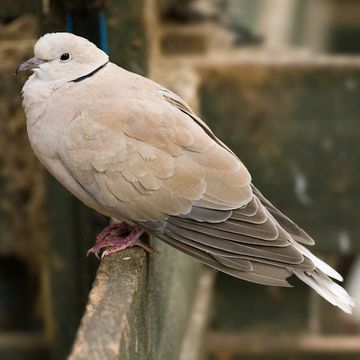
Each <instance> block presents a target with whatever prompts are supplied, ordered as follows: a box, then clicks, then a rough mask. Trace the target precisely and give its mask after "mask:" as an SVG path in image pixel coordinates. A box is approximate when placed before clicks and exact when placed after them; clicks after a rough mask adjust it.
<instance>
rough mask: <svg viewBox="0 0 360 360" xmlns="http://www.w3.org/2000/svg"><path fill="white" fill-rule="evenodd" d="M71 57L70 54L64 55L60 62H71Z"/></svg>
mask: <svg viewBox="0 0 360 360" xmlns="http://www.w3.org/2000/svg"><path fill="white" fill-rule="evenodd" d="M70 58H71V56H70V54H69V53H63V54H61V55H60V60H61V61H67V60H70Z"/></svg>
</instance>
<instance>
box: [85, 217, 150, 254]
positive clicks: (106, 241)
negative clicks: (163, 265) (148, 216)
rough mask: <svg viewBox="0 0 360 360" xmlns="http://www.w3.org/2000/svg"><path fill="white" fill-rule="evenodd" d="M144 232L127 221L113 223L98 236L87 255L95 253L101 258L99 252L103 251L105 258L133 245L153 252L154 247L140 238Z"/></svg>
mask: <svg viewBox="0 0 360 360" xmlns="http://www.w3.org/2000/svg"><path fill="white" fill-rule="evenodd" d="M144 233H145V231H144V230H142V229H140V228H136V227H135V228H132V227H131V226H130V225H128V224H126V223H125V222H121V223H117V224H111V225H109V226H107V227H106V228H105V229H104V230H103V231H101V233H100V234H99V235H98V236H97V237H96V243H95V245H94V246H93V247H92V248H91V249H90V250H89V251H88V252H87V255H89V254H91V253H93V254H95V256H96V257H97V258H98V259H100V256H99V254H100V252H101V251H102V254H101V258H103V257H105V256H107V255H109V254H112V253H115V252H118V251H121V250H124V249H126V248H128V247H132V246H140V247H142V248H143V249H145V250H146V251H147V252H149V253H153V252H154V249H153V248H152V247H151V246H150V245H149V244H148V243H147V242H145V241H144V240H142V239H140V237H141V235H143V234H144Z"/></svg>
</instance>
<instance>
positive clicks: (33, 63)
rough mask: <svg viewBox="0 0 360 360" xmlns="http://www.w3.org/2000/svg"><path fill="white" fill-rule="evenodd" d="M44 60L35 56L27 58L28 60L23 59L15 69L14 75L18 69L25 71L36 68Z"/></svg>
mask: <svg viewBox="0 0 360 360" xmlns="http://www.w3.org/2000/svg"><path fill="white" fill-rule="evenodd" d="M45 62H46V60H41V59H39V58H37V57H33V58H31V59H29V60H28V61H25V62H24V63H22V64H21V65H19V66H18V67H17V68H16V70H15V75H17V74H18V73H19V72H20V71H26V70H31V69H36V68H38V67H39V66H40V65H41V64H44V63H45Z"/></svg>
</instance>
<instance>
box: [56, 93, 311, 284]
mask: <svg viewBox="0 0 360 360" xmlns="http://www.w3.org/2000/svg"><path fill="white" fill-rule="evenodd" d="M159 93H160V96H159V98H155V99H153V100H151V99H147V100H141V99H126V100H123V101H119V102H117V103H116V105H113V107H112V108H109V107H107V108H106V109H99V110H98V111H92V112H91V113H90V112H80V113H79V114H78V116H77V118H76V119H75V120H74V121H73V122H72V123H71V125H70V126H69V127H68V128H67V129H66V134H65V136H64V139H65V144H64V146H63V147H62V148H63V149H64V150H63V152H62V154H61V158H62V160H63V161H64V163H65V164H66V166H67V168H68V169H69V171H70V172H71V173H72V174H73V176H74V177H75V178H76V179H77V181H78V182H79V183H80V184H81V186H82V187H83V188H84V189H86V191H87V192H88V193H90V194H91V195H92V196H93V197H94V198H95V199H96V200H97V201H98V202H99V203H100V204H101V205H102V206H103V207H105V208H106V209H107V210H108V211H109V212H112V213H113V214H114V217H120V218H125V219H129V220H131V221H133V222H135V223H137V224H139V225H140V226H142V227H143V228H145V229H147V230H148V231H149V232H152V233H155V234H156V235H157V236H159V237H160V238H162V239H163V240H164V241H166V242H168V243H169V244H171V245H173V246H174V247H177V248H179V249H181V250H182V251H184V252H187V253H189V254H191V255H192V256H194V257H196V258H198V259H200V260H201V261H203V262H205V263H206V264H208V265H210V266H212V267H214V268H217V269H219V270H221V271H223V272H227V273H229V274H231V275H233V276H236V277H239V278H242V279H246V280H249V281H253V282H258V283H262V284H269V285H279V286H287V285H288V283H287V281H286V278H287V277H288V276H290V275H291V274H292V271H300V272H303V271H307V272H309V271H313V270H314V269H315V265H314V263H313V261H312V260H310V259H309V257H307V256H304V252H303V251H302V250H301V247H300V246H301V245H300V244H298V242H303V243H311V242H312V240H311V238H310V237H309V236H308V235H307V234H306V233H305V232H303V231H302V230H301V229H300V228H298V227H297V226H296V225H295V224H294V223H293V222H291V221H290V220H289V219H288V218H286V217H285V216H284V215H283V214H281V213H280V212H279V211H278V210H276V208H275V207H273V206H272V205H271V204H270V203H269V202H267V200H266V199H265V198H264V197H263V196H262V195H261V194H260V193H259V192H258V191H257V190H256V189H255V188H254V187H252V184H251V177H250V175H249V172H248V171H247V169H246V167H245V166H244V165H243V164H242V162H241V161H240V160H239V159H238V158H237V157H236V156H235V155H234V154H233V153H232V152H231V151H230V150H229V149H228V148H227V147H226V146H225V145H224V144H223V143H221V141H219V140H218V139H217V138H216V137H215V135H214V134H213V133H212V132H211V130H210V129H209V128H208V127H207V126H206V124H205V123H203V122H202V121H201V119H199V118H198V117H197V116H196V115H195V114H194V113H193V112H192V111H191V109H190V108H189V107H188V106H187V105H186V104H184V103H183V102H182V101H181V99H180V98H178V97H176V96H175V95H173V94H172V93H171V92H169V91H166V92H164V89H160V90H159Z"/></svg>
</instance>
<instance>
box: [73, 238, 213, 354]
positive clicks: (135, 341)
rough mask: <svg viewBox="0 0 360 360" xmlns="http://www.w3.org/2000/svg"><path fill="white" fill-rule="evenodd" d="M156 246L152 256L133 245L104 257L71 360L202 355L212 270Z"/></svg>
mask: <svg viewBox="0 0 360 360" xmlns="http://www.w3.org/2000/svg"><path fill="white" fill-rule="evenodd" d="M152 245H153V246H154V247H155V248H156V253H155V254H154V255H152V256H151V255H147V254H145V252H144V251H143V250H142V249H140V248H138V247H134V248H131V249H127V250H125V251H122V252H119V253H116V254H112V255H110V256H107V257H105V258H104V259H103V260H102V261H101V264H100V267H99V269H98V272H97V276H96V280H95V282H94V286H93V289H92V291H91V293H90V295H89V301H88V305H87V307H86V312H85V315H84V317H83V319H82V321H81V325H80V328H79V330H78V332H77V337H76V340H75V344H74V346H73V349H72V352H71V355H70V356H69V360H100V359H101V360H104V359H106V360H118V359H121V360H132V359H134V360H145V359H148V358H149V357H151V358H156V359H157V360H165V359H187V360H190V359H197V358H198V354H199V352H200V349H201V340H202V338H203V333H204V329H205V325H206V318H207V313H208V309H209V300H210V297H211V291H212V287H213V279H214V272H213V271H211V270H209V269H203V268H201V266H200V263H198V262H197V261H194V260H193V259H191V258H190V257H189V256H187V255H184V254H182V253H180V252H179V251H177V250H174V249H173V248H171V247H169V246H168V245H166V244H164V243H162V242H160V241H158V240H156V239H153V241H152ZM201 269H202V270H201Z"/></svg>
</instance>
